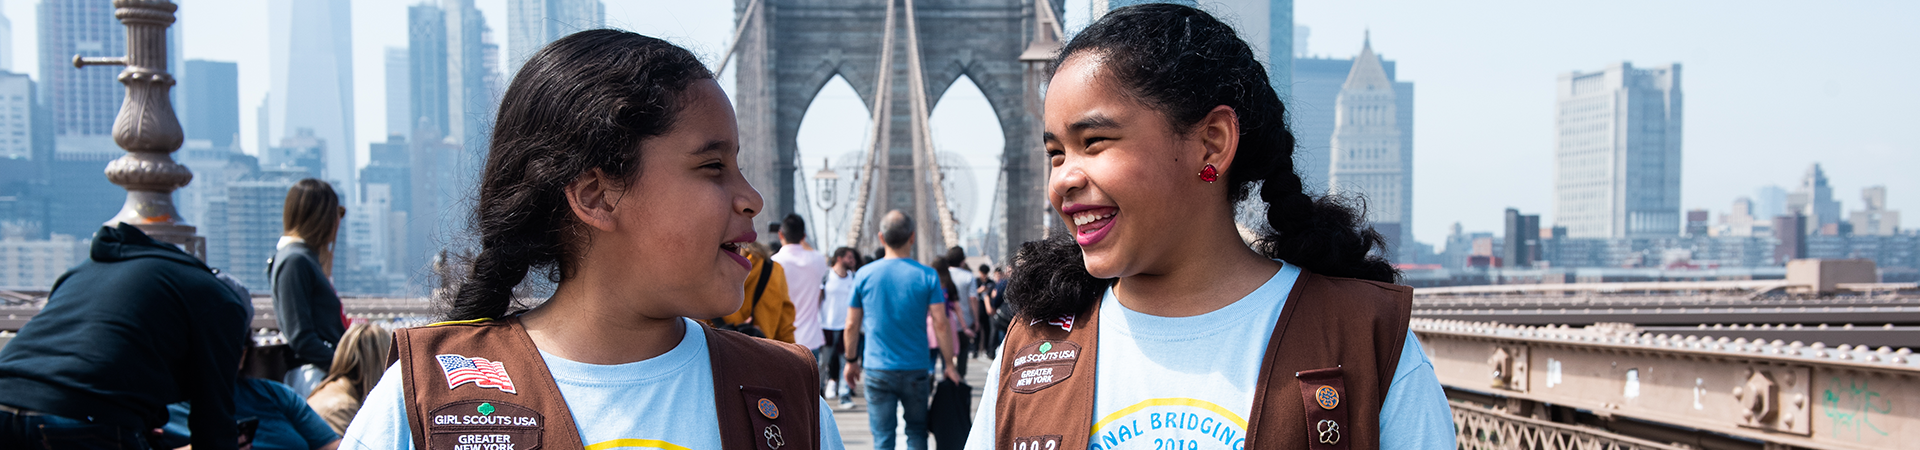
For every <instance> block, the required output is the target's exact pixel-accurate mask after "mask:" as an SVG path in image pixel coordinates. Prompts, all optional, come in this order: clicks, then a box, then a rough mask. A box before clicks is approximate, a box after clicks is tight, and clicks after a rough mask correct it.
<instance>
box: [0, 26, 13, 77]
mask: <svg viewBox="0 0 1920 450" xmlns="http://www.w3.org/2000/svg"><path fill="white" fill-rule="evenodd" d="M0 70H13V20H12V19H9V18H7V16H3V15H0Z"/></svg>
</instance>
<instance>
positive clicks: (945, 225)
mask: <svg viewBox="0 0 1920 450" xmlns="http://www.w3.org/2000/svg"><path fill="white" fill-rule="evenodd" d="M906 2H907V11H906V16H907V17H906V19H907V71H908V73H907V77H908V79H907V81H908V86H909V88H908V89H910V90H912V91H913V93H912V94H911V95H910V97H909V98H910V99H911V100H912V104H913V126H914V131H915V133H914V142H913V144H914V147H915V149H916V150H919V151H918V152H916V153H915V154H914V156H916V157H917V158H916V159H920V160H922V161H921V162H923V164H924V165H922V166H921V167H922V168H923V169H925V170H926V171H927V173H928V174H929V179H927V180H922V181H924V182H928V183H931V184H932V185H933V204H934V214H936V215H938V216H939V224H940V237H941V238H942V239H944V240H945V241H946V244H947V245H949V246H952V245H960V234H959V232H958V231H957V230H955V229H954V218H953V211H952V210H950V209H947V194H946V187H945V179H946V175H945V174H944V173H942V172H941V171H940V159H939V157H938V156H937V155H936V154H935V153H934V149H933V129H932V128H931V127H929V125H930V124H929V123H928V115H927V109H928V108H927V103H928V102H927V77H926V74H925V73H924V71H923V69H922V67H921V61H920V31H919V29H918V28H917V27H916V26H915V25H916V22H917V20H915V19H914V16H913V0H906ZM917 185H918V184H917V183H916V186H917Z"/></svg>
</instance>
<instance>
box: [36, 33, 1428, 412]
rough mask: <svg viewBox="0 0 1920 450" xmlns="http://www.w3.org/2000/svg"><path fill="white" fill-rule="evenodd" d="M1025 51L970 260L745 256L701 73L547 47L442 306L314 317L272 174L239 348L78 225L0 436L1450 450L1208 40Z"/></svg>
mask: <svg viewBox="0 0 1920 450" xmlns="http://www.w3.org/2000/svg"><path fill="white" fill-rule="evenodd" d="M1051 68H1052V69H1051V70H1052V71H1051V84H1050V88H1049V94H1048V96H1047V98H1046V104H1045V109H1044V117H1043V119H1044V120H1043V124H1044V126H1045V130H1046V132H1045V135H1044V142H1045V144H1046V146H1045V148H1044V149H1035V151H1044V152H1045V154H1046V156H1047V157H1048V161H1049V164H1050V165H1051V169H1050V170H1049V173H1050V175H1049V178H1048V180H1047V195H1048V201H1049V204H1050V205H1051V207H1052V209H1053V210H1054V212H1055V213H1057V214H1059V216H1060V217H1059V218H1060V219H1061V220H1060V221H1059V222H1060V223H1062V224H1063V227H1062V229H1058V230H1053V231H1050V232H1049V233H1048V237H1047V238H1046V239H1045V240H1042V241H1036V242H1028V243H1025V244H1022V245H1021V246H1020V249H1019V252H1018V253H1017V254H1016V255H1014V257H1012V258H1010V260H1009V261H1001V262H998V263H997V264H998V267H995V266H994V264H995V262H993V261H986V260H985V259H984V258H974V259H972V260H970V259H969V258H968V256H967V253H966V251H965V249H963V248H960V247H953V248H950V249H948V250H947V251H946V252H944V253H940V254H932V255H928V254H919V255H916V252H915V250H914V249H915V248H916V247H915V245H914V243H915V242H916V236H915V235H914V230H915V229H916V227H915V224H914V222H915V218H914V217H912V216H911V215H910V214H907V213H905V212H903V211H898V210H894V211H888V212H886V213H884V214H883V215H881V216H880V217H879V218H878V220H877V225H878V226H877V232H876V233H874V234H873V235H872V236H869V237H868V238H870V239H871V241H869V242H877V243H879V244H880V248H877V249H874V250H872V251H870V252H868V253H862V252H861V251H858V250H855V249H853V248H846V247H842V248H835V249H833V250H831V251H826V252H823V251H821V250H820V249H819V248H816V247H815V246H814V242H817V240H814V239H810V238H809V234H808V231H809V230H808V227H807V223H806V222H805V221H804V220H803V219H802V218H801V217H799V216H797V215H787V216H785V217H782V218H781V219H780V220H777V221H771V224H770V228H768V229H767V231H768V232H769V234H771V236H767V238H769V241H770V242H762V241H761V239H762V237H761V236H760V235H759V233H757V232H756V226H755V225H754V219H755V218H756V217H757V216H759V215H760V214H761V213H762V212H763V211H764V208H765V207H766V205H765V204H764V203H763V199H762V198H761V196H760V194H759V192H758V191H756V190H755V189H754V188H753V187H752V186H750V185H749V184H748V183H747V180H746V179H745V177H744V176H743V174H742V170H741V165H742V162H741V161H740V159H739V158H740V156H741V152H740V151H741V149H740V145H741V141H740V139H739V133H738V129H737V125H736V122H735V119H734V112H733V109H732V103H731V101H730V100H729V99H728V98H727V94H726V93H725V92H724V91H723V90H722V89H721V88H720V86H719V84H718V83H717V81H716V80H715V75H714V74H713V73H712V72H711V71H709V70H708V69H707V67H706V66H705V65H704V64H703V63H701V62H700V61H699V59H698V58H696V57H695V56H694V55H693V54H692V53H691V52H688V51H687V50H686V49H683V48H681V47H678V46H675V45H673V44H671V43H668V42H666V41H662V40H660V39H656V38H652V37H647V36H643V35H640V34H635V33H631V32H624V31H616V30H589V31H583V32H579V33H576V34H573V35H570V36H567V37H564V38H562V39H559V40H556V41H554V42H552V43H550V44H548V45H547V46H546V47H545V48H543V49H541V50H540V51H538V52H537V53H535V54H533V55H532V56H531V57H530V58H529V59H528V60H527V61H526V62H525V64H524V65H523V66H522V67H521V68H520V69H519V72H518V73H517V74H516V75H515V76H514V77H513V79H512V81H511V83H510V84H509V86H508V87H507V90H506V92H505V94H504V96H503V98H502V99H501V101H500V107H499V112H498V116H497V119H496V121H495V124H494V128H493V133H492V142H491V146H490V149H489V152H488V154H487V159H486V164H485V167H484V169H483V170H482V172H481V173H480V174H479V178H478V179H479V180H480V183H479V191H478V192H477V193H475V194H474V195H473V196H472V198H473V199H474V202H473V211H472V226H471V230H470V233H471V237H472V238H473V241H474V242H475V243H476V245H475V246H474V247H473V248H472V253H471V255H470V256H469V257H467V258H465V259H464V260H462V261H461V262H460V264H461V265H462V267H463V268H464V269H465V270H462V271H456V272H452V274H451V275H449V276H450V277H452V278H451V279H449V280H446V281H447V282H446V283H445V284H444V286H446V287H447V288H446V289H444V290H443V292H439V293H437V298H436V299H435V300H436V301H438V302H441V305H442V306H443V307H444V310H445V317H443V319H444V321H442V322H438V323H435V324H432V325H428V326H423V327H413V328H405V329H399V330H392V331H389V330H386V329H384V328H383V327H381V326H379V325H377V324H373V323H367V322H365V321H359V320H354V319H350V318H348V317H347V315H346V314H345V311H344V309H343V307H342V303H341V300H340V298H339V297H338V295H337V294H336V293H335V292H334V289H333V287H332V284H331V282H330V281H329V280H330V279H331V275H332V267H333V251H332V249H333V246H334V244H333V242H334V237H335V236H336V235H337V233H338V229H339V225H340V220H341V218H342V217H344V215H345V214H346V210H345V208H344V207H342V206H341V204H340V202H339V197H338V194H337V192H335V191H334V189H333V188H332V187H331V186H330V185H328V184H327V183H326V182H324V181H321V180H314V179H308V180H302V181H300V182H298V183H296V184H295V185H294V186H293V188H292V189H290V190H289V191H288V193H287V201H286V209H285V214H284V215H283V221H282V222H283V225H284V229H285V232H284V235H283V237H282V238H281V239H280V241H279V243H278V246H277V247H278V251H277V252H276V254H275V256H274V257H273V259H272V260H271V261H269V262H268V263H267V265H266V267H264V268H262V269H264V270H266V271H267V273H268V275H269V277H270V279H271V280H272V307H273V314H272V316H273V320H274V324H273V327H274V328H275V329H277V330H278V331H279V334H278V336H280V337H281V339H283V340H284V343H285V345H284V346H278V345H276V346H273V347H272V348H274V349H278V350H274V351H268V350H266V348H264V347H258V346H257V345H256V344H257V342H256V338H257V336H254V335H253V334H252V332H251V330H252V329H253V328H254V326H255V324H254V316H255V314H254V312H253V308H254V306H253V303H252V301H251V295H250V294H249V293H248V292H247V291H246V289H244V288H242V287H240V286H239V285H238V283H235V282H233V280H232V279H231V278H229V277H226V276H225V275H224V274H222V273H221V272H220V271H218V270H215V269H213V268H209V267H207V266H206V265H205V264H204V263H202V262H201V261H200V260H199V259H197V258H195V257H193V256H192V255H189V254H188V253H187V252H185V251H183V250H182V249H181V248H180V247H178V246H175V245H172V244H168V243H163V242H159V241H156V240H154V239H153V238H151V237H148V236H147V235H146V234H145V233H143V232H142V231H141V230H140V229H139V228H137V227H135V226H132V225H128V224H117V225H114V226H109V227H103V228H102V229H101V230H100V231H99V232H98V233H97V234H96V235H95V236H94V239H93V242H92V247H91V249H90V254H89V258H88V259H87V260H86V261H85V262H83V263H82V264H81V265H79V266H78V267H76V268H74V269H73V270H71V271H70V272H68V273H67V274H65V275H63V276H62V277H61V278H60V279H59V281H58V282H57V283H56V284H55V285H54V286H53V287H52V289H51V291H50V294H49V297H48V299H47V301H46V304H45V307H44V309H43V310H42V311H41V312H40V313H39V314H38V315H37V316H35V318H34V319H33V320H32V321H31V322H29V323H28V324H27V325H26V326H25V327H24V329H22V330H20V333H19V335H18V337H16V338H14V339H13V340H12V341H11V342H9V343H7V344H6V346H5V348H4V349H0V449H13V448H23V449H24V448H42V449H48V450H54V449H105V448H115V449H145V448H155V447H160V448H181V447H193V448H198V449H201V450H221V449H237V448H252V449H275V450H278V449H290V450H333V449H337V448H344V449H350V450H362V449H409V448H423V447H424V448H432V449H456V450H509V449H514V448H520V449H530V448H552V449H570V448H586V449H589V450H606V449H613V448H622V447H635V448H698V449H707V448H741V449H744V448H750V447H751V448H765V449H773V450H779V449H783V448H787V447H794V448H802V449H838V448H842V447H844V445H843V442H842V439H841V437H842V436H841V434H840V431H839V429H838V426H837V424H836V422H835V421H834V419H833V416H832V414H833V411H834V410H835V408H839V409H842V410H847V409H853V408H856V407H857V406H858V404H857V403H856V400H855V399H856V398H858V399H860V400H859V401H863V402H864V405H865V411H866V416H867V419H868V424H869V426H870V429H871V430H872V434H873V442H874V444H875V446H876V448H882V449H892V448H895V447H897V446H898V445H899V443H900V442H902V441H904V442H905V446H906V447H907V448H909V449H914V450H920V449H925V448H927V446H928V440H929V439H928V438H929V436H932V437H933V439H934V440H935V442H936V443H937V444H938V445H939V446H940V447H941V448H943V449H944V448H969V449H986V448H1028V449H1038V448H1046V449H1056V448H1073V449H1079V448H1100V449H1118V448H1146V447H1147V446H1150V445H1156V444H1155V443H1158V444H1157V445H1158V446H1159V447H1167V445H1169V443H1172V447H1167V448H1233V449H1238V448H1263V449H1264V448H1395V449H1412V448H1452V447H1453V436H1454V431H1453V429H1452V420H1451V416H1450V413H1449V412H1448V406H1447V403H1446V400H1445V399H1444V397H1443V395H1442V391H1441V389H1440V387H1439V385H1438V382H1437V380H1436V379H1435V377H1434V374H1433V368H1432V365H1431V363H1430V362H1428V361H1427V359H1426V357H1425V355H1424V353H1423V352H1422V351H1421V349H1420V346H1419V342H1418V340H1416V339H1414V338H1413V337H1412V335H1411V333H1410V332H1409V331H1408V329H1407V323H1408V313H1409V311H1410V308H1411V290H1410V289H1408V288H1406V287H1404V286H1398V285H1394V284H1392V283H1393V282H1394V281H1395V279H1396V277H1397V276H1398V273H1397V271H1395V269H1394V268H1393V267H1392V266H1391V265H1389V264H1388V263H1387V262H1386V261H1384V260H1382V259H1380V257H1379V256H1378V254H1379V251H1380V250H1381V249H1383V248H1384V247H1383V246H1384V244H1383V243H1384V240H1383V239H1382V237H1381V235H1380V234H1378V233H1376V232H1374V231H1373V230H1371V229H1370V228H1368V227H1366V226H1365V225H1364V223H1363V222H1362V221H1361V219H1362V217H1364V214H1363V211H1362V210H1360V209H1358V208H1355V207H1351V206H1348V203H1346V202H1344V201H1343V200H1342V199H1341V198H1339V197H1335V196H1316V195H1312V194H1311V193H1309V192H1308V191H1306V190H1305V189H1304V187H1303V186H1302V184H1301V180H1300V177H1299V175H1298V174H1297V173H1296V170H1295V167H1294V166H1293V162H1292V156H1293V155H1292V152H1293V147H1294V139H1293V135H1292V134H1291V132H1290V131H1289V130H1288V129H1287V126H1286V122H1287V117H1286V112H1285V107H1284V105H1283V104H1282V103H1281V100H1280V99H1279V98H1278V97H1277V96H1276V95H1275V93H1274V91H1273V89H1272V88H1271V87H1270V84H1269V82H1268V78H1267V74H1266V70H1265V68H1264V66H1262V65H1261V63H1260V62H1259V61H1258V59H1257V58H1255V57H1254V56H1253V54H1252V52H1251V49H1250V47H1249V46H1248V45H1247V43H1246V42H1245V41H1243V40H1242V39H1241V38H1240V37H1239V36H1238V35H1237V34H1236V33H1235V31H1234V30H1233V29H1232V28H1231V27H1230V26H1228V25H1226V24H1225V23H1223V22H1221V21H1219V20H1217V19H1216V18H1214V17H1213V16H1211V15H1209V14H1207V13H1205V12H1203V11H1200V10H1198V9H1194V8H1190V7H1185V6H1178V5H1165V4H1148V5H1138V6H1131V7H1126V8H1120V9H1117V10H1114V11H1112V12H1111V13H1109V14H1107V15H1105V16H1103V17H1102V18H1100V19H1099V20H1098V21H1096V22H1095V23H1094V24H1092V25H1091V26H1089V27H1087V28H1086V29H1085V30H1083V31H1081V32H1079V33H1078V34H1077V35H1075V36H1074V37H1073V38H1072V40H1071V41H1070V42H1069V43H1068V44H1067V45H1066V47H1065V48H1064V49H1063V50H1062V51H1061V52H1060V53H1059V56H1058V57H1057V58H1056V59H1055V60H1054V61H1053V63H1052V65H1051ZM1221 181H1224V183H1222V182H1221ZM1249 199H1252V201H1256V202H1259V203H1263V204H1264V211H1265V217H1264V219H1265V221H1266V222H1265V224H1264V225H1262V226H1259V227H1257V229H1258V230H1259V231H1256V234H1257V235H1258V236H1257V239H1254V240H1252V241H1248V240H1243V237H1242V235H1241V232H1240V229H1239V228H1238V224H1237V222H1236V214H1235V211H1236V205H1240V204H1242V203H1243V202H1246V201H1249ZM249 270H252V269H249ZM528 277H540V278H541V279H544V280H546V281H550V282H551V283H552V292H551V295H546V296H544V297H545V298H541V299H527V298H524V297H525V291H523V290H521V289H520V288H521V287H522V286H523V283H524V282H525V281H527V279H528ZM530 300H531V301H530ZM1296 319H1297V320H1296ZM1283 348H1284V350H1282V349H1283ZM982 358H984V359H986V360H988V361H990V364H989V366H988V367H987V369H986V370H985V371H986V372H987V373H988V376H987V377H986V383H985V386H982V387H981V388H982V400H981V404H980V406H979V408H978V410H977V411H975V410H972V409H971V408H969V406H968V398H969V397H970V394H969V393H970V392H971V390H972V389H974V387H973V386H969V385H968V384H967V383H966V381H965V378H964V376H963V374H964V373H966V370H967V366H968V365H969V361H970V360H973V359H982ZM1287 374H1292V375H1291V376H1288V375H1287ZM1269 393H1272V394H1277V395H1267V394H1269ZM1295 393H1300V395H1295ZM1247 418H1251V420H1248V419H1247ZM901 422H904V424H902V423H901ZM1149 422H1151V423H1154V424H1156V425H1155V426H1153V427H1152V429H1151V430H1143V429H1141V428H1140V426H1139V425H1138V424H1140V423H1149ZM1202 424H1205V425H1202ZM902 425H904V427H903V426H902ZM1161 425H1166V426H1161ZM1089 426H1091V430H1092V431H1091V432H1090V433H1089V432H1087V430H1089V428H1088V427H1089ZM896 430H903V431H900V432H897V431H896ZM1383 436H1392V437H1393V439H1391V440H1388V439H1382V437H1383ZM1202 443H1204V444H1205V445H1204V446H1203V445H1202Z"/></svg>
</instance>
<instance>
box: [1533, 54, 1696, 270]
mask: <svg viewBox="0 0 1920 450" xmlns="http://www.w3.org/2000/svg"><path fill="white" fill-rule="evenodd" d="M1558 90H1559V105H1558V108H1556V109H1555V111H1554V115H1555V122H1556V125H1557V128H1558V133H1556V135H1555V144H1554V163H1555V164H1554V165H1555V167H1554V221H1555V222H1556V225H1559V226H1564V227H1567V235H1568V236H1569V237H1574V238H1640V237H1672V236H1678V235H1680V135H1681V128H1680V123H1681V122H1680V118H1681V111H1682V108H1681V105H1682V102H1681V95H1680V64H1679V63H1674V64H1668V65H1664V66H1655V67H1650V68H1645V69H1642V68H1635V67H1634V66H1633V64H1631V63H1625V62H1623V63H1619V64H1613V65H1609V66H1607V68H1605V69H1602V70H1600V71H1597V72H1568V73H1563V74H1561V75H1560V80H1559V89H1558Z"/></svg>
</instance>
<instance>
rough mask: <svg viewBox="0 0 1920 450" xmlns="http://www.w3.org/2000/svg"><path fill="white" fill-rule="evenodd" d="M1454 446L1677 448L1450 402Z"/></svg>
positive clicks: (1505, 449) (1470, 449) (1487, 449)
mask: <svg viewBox="0 0 1920 450" xmlns="http://www.w3.org/2000/svg"><path fill="white" fill-rule="evenodd" d="M1453 429H1454V430H1455V433H1456V434H1455V442H1456V445H1455V448H1458V449H1460V450H1680V449H1682V448H1684V447H1676V446H1672V445H1667V444H1661V443H1657V442H1653V441H1648V440H1644V439H1636V438H1633V437H1628V436H1622V435H1618V434H1614V433H1610V432H1607V431H1604V430H1596V429H1592V428H1586V427H1580V426H1573V425H1567V424H1561V423H1554V422H1548V421H1544V420H1536V419H1532V418H1527V417H1520V416H1513V415H1507V414H1505V413H1502V412H1499V411H1495V410H1492V409H1487V408H1484V407H1481V406H1478V405H1474V404H1472V403H1463V402H1453Z"/></svg>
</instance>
